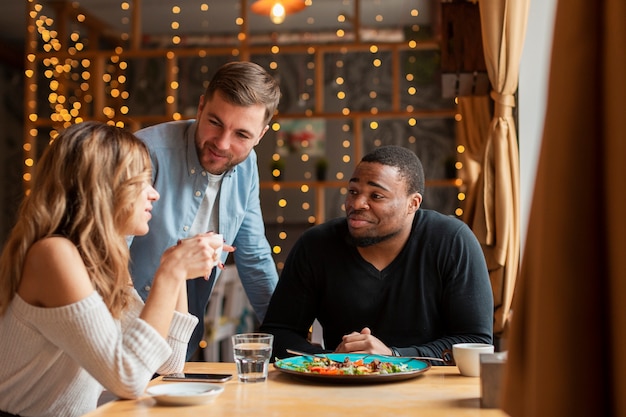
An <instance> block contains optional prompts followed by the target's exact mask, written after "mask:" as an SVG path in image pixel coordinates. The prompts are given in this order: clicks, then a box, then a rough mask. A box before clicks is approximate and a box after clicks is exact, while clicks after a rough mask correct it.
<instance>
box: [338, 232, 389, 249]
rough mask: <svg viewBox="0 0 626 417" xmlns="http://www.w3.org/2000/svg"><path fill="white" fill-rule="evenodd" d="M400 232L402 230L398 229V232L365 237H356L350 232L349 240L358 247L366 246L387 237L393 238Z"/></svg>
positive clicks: (382, 240)
mask: <svg viewBox="0 0 626 417" xmlns="http://www.w3.org/2000/svg"><path fill="white" fill-rule="evenodd" d="M398 233H400V231H396V232H393V233H390V234H388V235H384V236H365V237H354V236H352V235H351V234H350V235H349V236H348V240H349V241H350V242H351V243H352V244H353V245H354V246H356V247H359V248H366V247H368V246H373V245H376V244H378V243H380V242H384V241H385V240H387V239H391V238H392V237H394V236H395V235H397V234H398Z"/></svg>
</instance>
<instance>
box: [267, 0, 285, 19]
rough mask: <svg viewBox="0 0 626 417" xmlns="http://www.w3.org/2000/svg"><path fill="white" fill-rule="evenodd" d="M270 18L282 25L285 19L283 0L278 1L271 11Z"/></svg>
mask: <svg viewBox="0 0 626 417" xmlns="http://www.w3.org/2000/svg"><path fill="white" fill-rule="evenodd" d="M270 19H271V21H272V23H274V24H275V25H280V24H281V23H283V22H284V21H285V7H284V6H283V4H282V3H281V2H276V4H274V5H273V6H272V10H271V11H270Z"/></svg>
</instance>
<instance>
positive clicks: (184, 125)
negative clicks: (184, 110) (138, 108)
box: [135, 120, 194, 147]
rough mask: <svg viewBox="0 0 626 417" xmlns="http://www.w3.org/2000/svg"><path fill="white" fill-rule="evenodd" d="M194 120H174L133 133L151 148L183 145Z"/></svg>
mask: <svg viewBox="0 0 626 417" xmlns="http://www.w3.org/2000/svg"><path fill="white" fill-rule="evenodd" d="M193 122H194V120H176V121H173V122H165V123H159V124H156V125H153V126H148V127H145V128H143V129H140V130H138V131H137V132H135V136H137V137H138V138H139V139H141V140H142V141H144V142H145V143H146V144H147V145H148V146H151V147H168V146H178V145H180V144H184V143H185V141H184V140H182V139H183V138H184V137H185V134H186V132H187V129H188V128H189V126H191V125H192V124H193Z"/></svg>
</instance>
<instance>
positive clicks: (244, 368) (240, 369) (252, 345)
mask: <svg viewBox="0 0 626 417" xmlns="http://www.w3.org/2000/svg"><path fill="white" fill-rule="evenodd" d="M232 339H233V353H234V356H235V363H236V364H237V374H238V375H239V380H240V381H241V382H263V381H265V380H266V379H267V368H268V365H269V362H270V357H271V355H272V344H273V343H274V336H273V335H271V334H268V333H242V334H236V335H234V336H232Z"/></svg>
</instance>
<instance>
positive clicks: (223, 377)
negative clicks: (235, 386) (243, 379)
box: [163, 372, 233, 382]
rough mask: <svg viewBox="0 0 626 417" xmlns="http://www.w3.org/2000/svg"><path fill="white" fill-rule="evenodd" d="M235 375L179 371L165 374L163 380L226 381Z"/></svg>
mask: <svg viewBox="0 0 626 417" xmlns="http://www.w3.org/2000/svg"><path fill="white" fill-rule="evenodd" d="M232 377H233V376H232V375H231V374H197V373H189V372H186V373H184V374H183V373H178V374H169V375H163V381H185V382H226V381H228V380H229V379H231V378H232Z"/></svg>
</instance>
